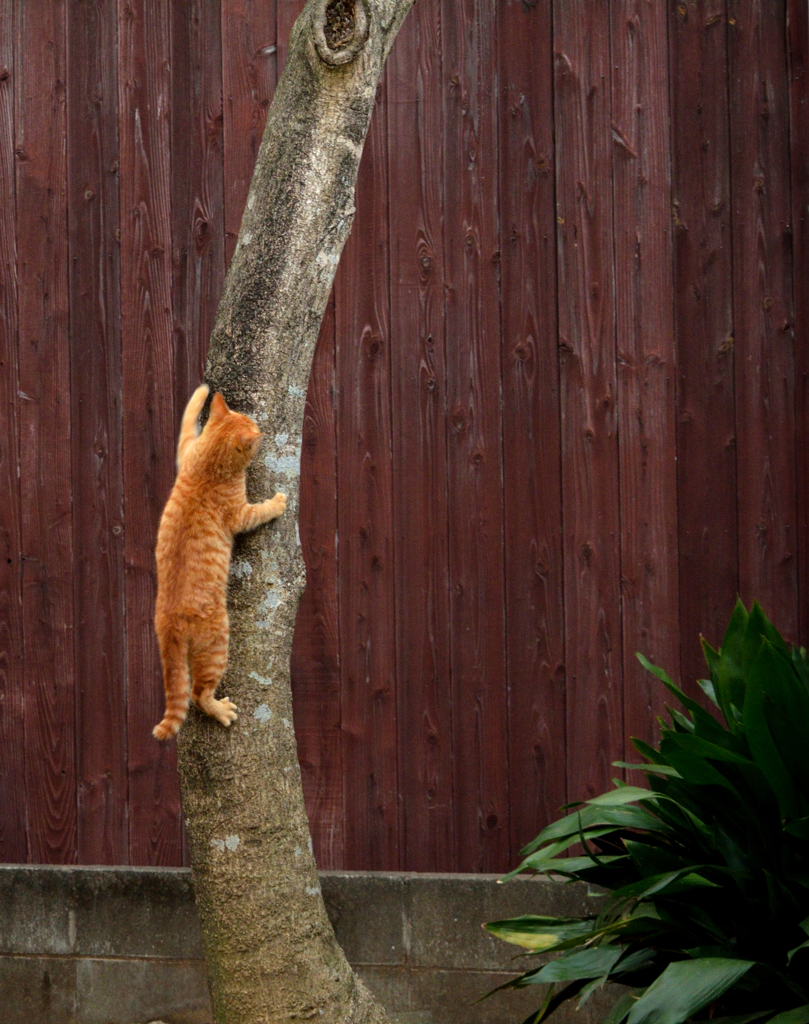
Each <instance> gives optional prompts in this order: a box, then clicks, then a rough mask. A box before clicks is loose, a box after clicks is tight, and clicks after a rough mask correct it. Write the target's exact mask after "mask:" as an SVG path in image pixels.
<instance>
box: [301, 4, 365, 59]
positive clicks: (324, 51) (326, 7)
mask: <svg viewBox="0 0 809 1024" xmlns="http://www.w3.org/2000/svg"><path fill="white" fill-rule="evenodd" d="M314 30H315V47H316V49H317V52H318V56H319V57H320V59H321V60H322V61H323V63H324V64H329V65H331V66H333V67H336V66H337V65H340V64H348V63H349V61H352V60H354V58H355V57H356V56H357V54H358V53H359V52H360V51H361V50H362V48H363V47H364V46H365V43H366V42H367V40H368V33H369V30H370V24H369V16H368V7H367V3H366V0H320V2H319V3H318V5H317V7H316V9H315V13H314Z"/></svg>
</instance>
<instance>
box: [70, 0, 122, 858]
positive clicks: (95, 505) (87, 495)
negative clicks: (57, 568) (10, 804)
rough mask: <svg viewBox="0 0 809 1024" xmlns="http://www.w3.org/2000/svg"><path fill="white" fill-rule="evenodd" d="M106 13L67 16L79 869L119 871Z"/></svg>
mask: <svg viewBox="0 0 809 1024" xmlns="http://www.w3.org/2000/svg"><path fill="white" fill-rule="evenodd" d="M117 23H118V17H117V9H116V5H115V3H114V2H112V0H105V2H100V3H97V4H87V3H81V4H70V5H69V6H68V10H67V45H68V53H69V55H70V63H69V66H68V69H67V133H68V134H67V140H68V238H69V246H70V275H69V299H70V407H71V434H72V438H71V439H72V456H73V506H74V509H75V510H76V513H77V514H75V515H74V520H73V605H74V617H75V624H76V628H75V643H74V660H75V667H76V679H77V682H78V691H77V692H78V706H77V710H76V745H77V753H78V773H79V792H78V812H79V819H78V859H79V863H81V864H126V863H128V860H129V842H128V835H127V771H126V748H127V744H126V678H125V676H126V657H125V653H126V652H125V636H126V629H125V611H124V534H123V469H122V436H121V433H122V422H121V416H122V412H121V332H120V319H119V315H118V314H119V301H120V266H119V246H118V241H117V232H118V176H117V173H116V171H117V161H118V82H117V66H116V65H117V35H118V31H117Z"/></svg>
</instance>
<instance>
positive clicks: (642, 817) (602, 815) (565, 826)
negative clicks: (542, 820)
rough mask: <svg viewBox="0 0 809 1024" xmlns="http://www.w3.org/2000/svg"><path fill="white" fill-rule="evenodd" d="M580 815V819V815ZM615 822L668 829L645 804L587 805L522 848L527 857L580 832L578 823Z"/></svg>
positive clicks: (618, 825) (596, 825) (598, 825)
mask: <svg viewBox="0 0 809 1024" xmlns="http://www.w3.org/2000/svg"><path fill="white" fill-rule="evenodd" d="M579 816H581V819H580V817H579ZM604 825H614V826H615V828H632V829H643V830H644V831H648V832H666V831H668V829H667V827H666V826H665V825H664V824H663V823H662V822H661V821H660V819H659V818H656V817H655V816H654V815H653V814H650V813H649V811H647V810H646V809H645V808H643V807H636V806H633V805H632V804H628V805H627V806H625V807H598V806H596V807H591V806H589V805H585V806H584V807H582V808H581V810H579V811H574V812H573V814H568V815H567V816H566V817H564V818H560V819H559V820H558V821H554V822H553V823H552V824H550V825H548V826H547V828H544V829H543V830H542V831H541V832H540V833H539V835H538V836H537V837H536V839H535V840H534V841H533V842H531V843H529V844H528V846H526V847H524V848H523V849H522V850H520V855H521V856H523V857H527V856H528V855H529V854H531V853H533V852H534V850H536V849H538V848H539V847H540V846H544V845H545V843H548V842H552V841H556V840H558V839H563V838H564V837H566V836H573V835H578V833H579V827H581V828H583V829H585V831H586V830H587V829H592V828H601V827H602V826H604Z"/></svg>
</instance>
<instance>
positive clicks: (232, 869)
mask: <svg viewBox="0 0 809 1024" xmlns="http://www.w3.org/2000/svg"><path fill="white" fill-rule="evenodd" d="M412 3H413V0H310V2H309V3H308V4H307V6H306V8H305V10H304V11H303V13H302V14H301V16H300V18H299V19H298V21H297V24H296V25H295V28H294V29H293V32H292V38H291V41H290V48H289V60H288V64H287V68H286V71H285V72H284V75H283V77H282V79H281V81H280V82H279V83H278V89H277V91H276V94H275V99H274V101H273V104H272V106H271V108H270V111H269V115H268V118H267V126H266V129H265V132H264V139H263V142H262V144H261V149H260V151H259V154H258V159H257V161H256V167H255V171H254V173H253V181H252V184H251V186H250V192H249V195H248V198H247V208H246V210H245V213H244V218H243V220H242V226H241V231H240V234H239V241H238V244H237V247H236V252H235V254H234V257H233V261H232V263H231V266H230V270H229V272H228V276H227V280H226V282H225V289H224V294H223V297H222V301H221V303H220V306H219V311H218V314H217V319H216V325H215V327H214V331H213V334H212V337H211V346H210V351H209V354H208V363H207V369H206V375H205V377H206V380H207V382H208V383H209V384H210V385H211V386H212V388H215V389H218V390H221V391H222V393H223V394H224V396H225V398H226V400H227V402H228V404H229V405H230V406H231V407H232V408H234V409H237V410H239V411H241V412H247V413H249V414H251V415H252V416H254V417H255V419H256V420H257V422H258V424H259V426H260V427H261V429H262V430H263V431H264V432H265V433H266V435H267V441H266V442H265V443H264V444H263V445H262V448H261V449H260V450H259V454H258V456H257V457H256V460H255V462H254V464H253V467H252V469H251V473H250V476H249V479H248V496H249V499H250V500H251V501H258V500H261V499H263V498H267V497H271V496H272V495H273V493H274V492H275V491H276V490H279V491H282V492H284V493H285V494H287V495H288V497H289V505H288V510H287V512H286V514H285V515H284V516H283V517H282V518H281V519H279V520H277V521H276V522H275V523H273V524H272V526H266V527H262V528H261V529H259V530H258V531H257V532H256V533H255V534H252V535H245V536H243V537H241V538H238V539H237V542H236V545H235V548H234V553H233V562H232V569H231V577H230V592H229V610H230V617H231V632H230V656H229V663H228V669H227V674H226V676H225V680H224V682H223V683H222V686H221V687H220V690H219V692H220V695H221V694H225V695H227V696H229V697H230V698H231V699H232V700H233V701H234V702H235V703H236V705H237V706H238V708H239V719H238V721H237V722H236V723H235V724H234V725H233V726H232V727H231V728H230V729H223V728H222V726H221V725H219V724H218V723H217V722H214V721H213V720H212V719H210V718H208V717H207V716H206V715H202V714H199V713H197V712H194V713H192V714H190V715H189V718H188V720H187V721H186V723H185V725H184V727H183V729H182V730H181V732H180V737H179V763H180V779H181V783H182V795H183V808H184V811H185V816H186V825H187V829H188V836H189V839H190V845H191V862H192V866H193V874H194V887H195V891H196V900H197V907H198V909H199V915H200V921H201V924H202V933H203V938H204V941H205V949H206V957H207V961H208V971H209V976H210V981H211V987H212V995H213V1004H214V1012H215V1015H216V1020H217V1022H218V1024H269V1022H271V1021H272V1022H275V1021H286V1020H301V1021H303V1020H319V1021H322V1022H324V1024H329V1022H337V1021H340V1022H347V1021H351V1022H358V1024H360V1022H363V1024H364V1022H384V1021H385V1019H386V1018H385V1014H384V1012H383V1010H382V1009H381V1008H380V1007H379V1005H378V1004H377V1003H376V1002H375V1001H374V1000H373V998H372V997H371V996H370V994H369V993H368V992H367V990H366V989H365V988H364V987H363V986H362V984H361V983H360V982H359V981H358V980H357V979H356V978H355V977H354V974H353V972H352V971H351V968H350V967H349V966H348V963H347V962H346V960H345V957H344V956H343V952H342V950H341V949H340V947H339V945H338V944H337V941H336V939H335V937H334V933H333V931H332V928H331V925H330V924H329V920H328V918H327V916H326V910H325V907H324V905H323V900H322V897H321V895H320V886H319V884H318V876H317V869H316V866H315V862H314V858H313V856H312V848H311V841H310V838H309V829H308V822H307V819H306V812H305V809H304V804H303V792H302V788H301V776H300V770H299V767H298V759H297V753H296V746H295V736H294V731H293V727H292V695H291V690H290V681H289V659H290V651H291V648H292V633H293V628H294V624H295V613H296V610H297V607H298V602H299V599H300V596H301V593H302V591H303V586H304V579H305V574H304V566H303V561H302V558H301V547H300V539H299V534H298V528H297V520H298V494H299V471H300V451H301V431H302V426H303V410H304V401H305V396H306V389H307V383H308V380H309V372H310V368H311V363H312V355H313V352H314V346H315V342H316V341H317V336H318V330H319V327H320V321H321V319H322V317H323V313H324V311H325V308H326V302H327V299H328V295H329V290H330V288H331V285H332V281H333V279H334V274H335V271H336V269H337V262H338V260H339V258H340V253H341V251H342V248H343V244H344V243H345V240H346V238H347V236H348V233H349V231H350V229H351V223H352V220H353V215H354V188H355V185H356V180H357V170H358V167H359V161H360V156H361V154H362V148H363V144H364V142H365V136H366V134H367V131H368V126H369V123H370V118H371V112H372V110H373V106H374V99H375V96H376V89H377V83H378V81H379V77H380V75H381V73H382V68H383V66H384V62H385V58H386V57H387V55H388V52H389V50H390V47H391V46H392V44H393V40H394V37H395V35H396V33H397V31H398V29H399V27H400V25H401V24H402V21H403V20H404V18H405V15H406V14H407V12H408V10H409V9H410V7H411V6H412Z"/></svg>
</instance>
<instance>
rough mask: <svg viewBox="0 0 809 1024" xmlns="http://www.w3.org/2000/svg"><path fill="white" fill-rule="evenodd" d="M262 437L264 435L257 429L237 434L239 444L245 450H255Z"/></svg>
mask: <svg viewBox="0 0 809 1024" xmlns="http://www.w3.org/2000/svg"><path fill="white" fill-rule="evenodd" d="M262 437H264V435H263V434H262V433H261V432H259V431H255V430H246V431H245V432H244V433H243V434H239V444H240V445H241V446H242V448H244V449H245V451H249V450H252V451H255V450H256V449H257V448H258V446H259V444H260V443H261V439H262Z"/></svg>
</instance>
